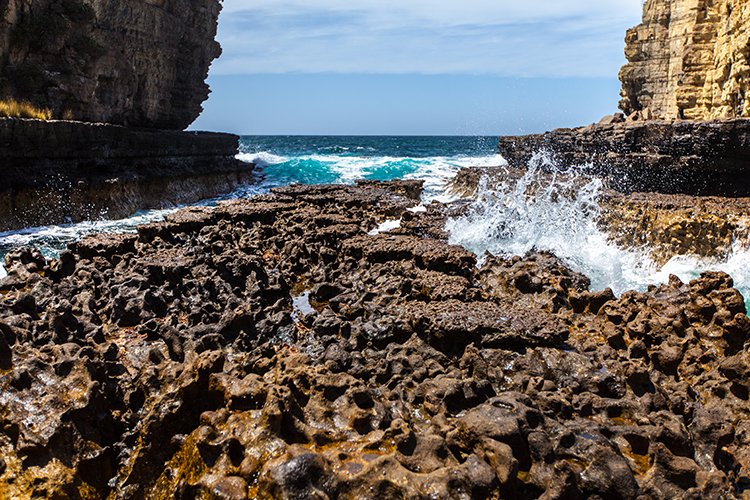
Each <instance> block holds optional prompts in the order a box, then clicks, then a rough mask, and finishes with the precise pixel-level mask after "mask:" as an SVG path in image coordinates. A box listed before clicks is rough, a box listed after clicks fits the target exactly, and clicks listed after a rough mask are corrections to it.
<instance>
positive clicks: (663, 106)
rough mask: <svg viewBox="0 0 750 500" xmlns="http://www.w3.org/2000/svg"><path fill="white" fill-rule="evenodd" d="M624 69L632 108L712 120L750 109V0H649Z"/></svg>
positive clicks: (625, 102)
mask: <svg viewBox="0 0 750 500" xmlns="http://www.w3.org/2000/svg"><path fill="white" fill-rule="evenodd" d="M626 43H627V46H626V49H625V53H626V56H627V59H628V63H627V64H626V65H625V66H624V67H623V68H622V70H621V72H620V79H621V80H622V92H621V93H622V101H621V102H620V107H621V108H622V109H623V111H625V112H626V113H628V114H630V113H632V112H634V111H639V110H643V109H649V110H650V111H651V113H653V115H655V116H656V117H658V118H667V119H670V118H685V119H695V120H708V119H713V118H727V117H747V116H750V99H749V98H748V95H747V94H748V92H749V91H750V63H749V62H748V60H749V59H750V2H747V1H736V0H647V1H646V2H645V4H644V11H643V23H642V24H640V25H639V26H636V27H635V28H632V29H631V30H629V31H628V33H627V36H626Z"/></svg>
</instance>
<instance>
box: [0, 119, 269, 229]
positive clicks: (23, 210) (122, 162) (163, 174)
mask: <svg viewBox="0 0 750 500" xmlns="http://www.w3.org/2000/svg"><path fill="white" fill-rule="evenodd" d="M238 142H239V138H238V137H237V136H235V135H230V134H217V133H209V132H200V133H198V132H181V131H176V130H150V129H132V128H127V127H122V126H118V125H107V124H93V123H82V122H66V121H48V122H44V121H38V120H22V119H0V158H1V159H2V163H0V165H2V170H0V175H1V176H2V182H0V231H6V230H10V229H19V228H22V227H28V226H40V225H48V224H60V223H65V222H72V221H80V220H86V219H101V218H110V219H119V218H122V217H127V216H128V215H130V214H132V213H133V212H135V211H137V210H139V209H142V208H166V207H172V206H174V205H177V204H183V203H193V202H196V201H198V200H201V199H206V198H211V197H214V196H216V195H219V194H222V193H227V192H230V191H232V190H233V189H234V188H235V187H237V186H238V185H240V184H243V183H250V182H253V181H254V177H253V165H251V164H247V163H244V162H241V161H239V160H237V159H236V158H235V155H236V154H237V149H238Z"/></svg>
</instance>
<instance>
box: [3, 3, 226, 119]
mask: <svg viewBox="0 0 750 500" xmlns="http://www.w3.org/2000/svg"><path fill="white" fill-rule="evenodd" d="M220 10H221V3H220V1H219V0H128V1H122V0H0V96H1V97H14V98H17V99H25V100H29V101H31V102H32V103H34V104H35V105H37V106H42V107H49V108H51V109H52V111H53V113H54V114H55V117H56V118H69V119H76V120H83V121H95V122H107V123H114V124H120V125H127V126H134V127H154V128H166V129H183V128H185V127H187V126H188V125H189V124H190V123H191V122H192V121H193V120H195V118H196V117H197V116H198V115H199V114H200V112H201V109H202V108H201V103H202V102H203V101H205V100H206V98H207V97H208V93H209V89H208V86H207V85H206V84H205V79H206V77H207V75H208V68H209V65H210V64H211V61H213V60H214V59H215V58H216V57H218V56H219V54H220V53H221V48H220V46H219V44H218V43H217V42H216V41H215V40H214V37H215V35H216V28H217V20H218V16H219V12H220Z"/></svg>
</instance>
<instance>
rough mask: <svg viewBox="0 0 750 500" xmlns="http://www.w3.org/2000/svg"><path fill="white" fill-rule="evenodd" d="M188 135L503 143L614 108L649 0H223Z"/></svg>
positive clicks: (588, 119)
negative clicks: (204, 96) (628, 35)
mask: <svg viewBox="0 0 750 500" xmlns="http://www.w3.org/2000/svg"><path fill="white" fill-rule="evenodd" d="M223 3H224V9H223V12H222V15H221V17H220V21H219V34H218V40H219V42H220V43H221V45H222V47H223V50H224V53H223V55H222V56H221V58H219V59H218V60H217V61H215V62H214V63H213V65H212V67H211V71H210V75H209V82H208V83H209V85H210V86H211V89H212V94H211V96H210V98H209V100H208V101H207V102H206V103H205V104H204V108H205V111H204V112H203V114H202V115H201V117H200V118H199V119H198V120H197V121H196V122H195V123H194V124H193V127H192V129H195V130H198V129H202V130H221V131H228V132H234V133H239V134H247V135H255V134H258V135H261V134H269V135H278V134H282V135H283V134H289V135H360V134H361V135H498V134H508V133H532V132H539V131H543V130H546V129H549V128H555V127H558V126H574V125H582V124H586V123H591V122H593V121H597V120H598V119H599V118H601V117H602V116H604V115H606V114H611V113H613V112H615V111H617V101H618V100H619V95H618V94H619V82H618V81H617V72H618V71H619V68H620V67H621V66H622V64H624V62H625V60H624V56H623V48H624V36H625V30H626V29H627V28H628V27H630V26H633V25H635V24H637V23H638V22H639V20H640V16H641V8H642V7H641V0H566V1H563V0H525V1H519V0H463V1H461V2H458V1H455V0H454V1H451V2H448V1H444V0H224V2H223Z"/></svg>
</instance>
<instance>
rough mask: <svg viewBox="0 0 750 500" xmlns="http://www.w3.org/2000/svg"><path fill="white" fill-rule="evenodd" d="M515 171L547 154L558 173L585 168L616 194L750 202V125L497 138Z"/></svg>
mask: <svg viewBox="0 0 750 500" xmlns="http://www.w3.org/2000/svg"><path fill="white" fill-rule="evenodd" d="M498 152H499V153H500V154H501V155H502V156H503V157H504V158H505V159H506V160H507V161H508V163H509V164H510V165H511V166H513V167H519V168H525V167H526V166H527V165H528V163H529V161H530V160H531V158H532V157H533V156H534V155H536V154H539V153H548V155H549V158H550V159H551V160H552V161H553V162H554V163H555V164H556V165H558V166H560V167H563V168H566V167H569V166H576V165H577V166H582V167H585V168H584V170H585V171H586V172H588V173H591V174H594V175H600V176H602V177H604V178H605V179H606V180H607V182H608V185H609V186H610V187H611V188H613V189H616V190H618V191H621V192H626V193H627V192H635V191H639V192H643V191H647V192H652V191H653V192H660V193H668V194H670V193H681V194H689V195H699V196H704V195H707V196H750V175H748V174H750V120H746V119H734V120H723V121H713V122H692V121H675V122H672V121H637V122H621V123H605V124H596V125H589V126H586V127H580V128H575V129H557V130H553V131H551V132H547V133H544V134H538V135H527V136H509V137H501V138H500V144H499V151H498Z"/></svg>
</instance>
